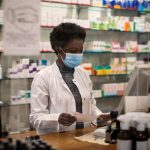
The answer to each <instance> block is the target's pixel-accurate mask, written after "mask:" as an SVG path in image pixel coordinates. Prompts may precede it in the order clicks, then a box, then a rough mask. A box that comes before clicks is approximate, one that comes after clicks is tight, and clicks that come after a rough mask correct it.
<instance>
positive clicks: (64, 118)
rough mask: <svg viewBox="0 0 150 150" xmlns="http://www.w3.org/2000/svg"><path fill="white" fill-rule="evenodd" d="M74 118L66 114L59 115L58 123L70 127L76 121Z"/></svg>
mask: <svg viewBox="0 0 150 150" xmlns="http://www.w3.org/2000/svg"><path fill="white" fill-rule="evenodd" d="M76 120H77V119H76V117H75V116H72V115H70V114H68V113H62V114H60V116H59V118H58V122H59V123H60V124H62V125H64V126H70V125H72V124H73V123H74V122H75V121H76Z"/></svg>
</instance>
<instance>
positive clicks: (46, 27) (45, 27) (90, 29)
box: [41, 25, 150, 34]
mask: <svg viewBox="0 0 150 150" xmlns="http://www.w3.org/2000/svg"><path fill="white" fill-rule="evenodd" d="M54 27H55V26H45V25H41V29H45V30H46V29H53V28H54ZM84 29H85V30H89V31H101V32H120V33H136V34H140V33H145V34H149V33H150V32H133V31H120V30H100V29H92V28H84Z"/></svg>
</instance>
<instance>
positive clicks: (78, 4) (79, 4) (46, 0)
mask: <svg viewBox="0 0 150 150" xmlns="http://www.w3.org/2000/svg"><path fill="white" fill-rule="evenodd" d="M41 2H49V3H56V4H57V3H58V4H67V5H77V6H85V7H95V8H102V9H114V10H119V11H124V10H125V11H131V12H132V11H137V12H139V13H141V14H143V13H149V11H143V12H142V11H138V10H137V9H122V8H120V9H119V8H110V7H105V6H95V5H91V4H82V3H67V2H59V1H51V0H41Z"/></svg>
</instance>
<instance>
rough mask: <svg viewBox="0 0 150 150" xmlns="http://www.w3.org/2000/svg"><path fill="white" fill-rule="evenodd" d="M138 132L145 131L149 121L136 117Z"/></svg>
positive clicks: (135, 122)
mask: <svg viewBox="0 0 150 150" xmlns="http://www.w3.org/2000/svg"><path fill="white" fill-rule="evenodd" d="M133 121H134V124H135V127H136V130H137V131H145V128H146V123H147V119H146V118H140V117H136V118H134V119H133Z"/></svg>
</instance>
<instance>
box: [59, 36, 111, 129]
mask: <svg viewBox="0 0 150 150" xmlns="http://www.w3.org/2000/svg"><path fill="white" fill-rule="evenodd" d="M83 43H84V41H83V40H81V39H73V40H70V41H69V42H68V43H67V44H66V45H65V46H64V47H63V49H62V48H61V47H59V48H58V49H57V52H58V55H57V57H58V59H57V63H63V61H62V59H64V58H65V56H66V55H65V53H74V54H79V53H82V51H83ZM63 51H64V52H63ZM97 119H98V120H104V121H108V120H110V115H108V114H102V115H100V116H99V117H98V118H97ZM76 121H77V118H76V117H75V116H72V115H71V114H68V113H62V114H60V116H59V118H58V122H59V123H60V124H62V125H64V126H70V125H72V124H73V123H74V122H76Z"/></svg>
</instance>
